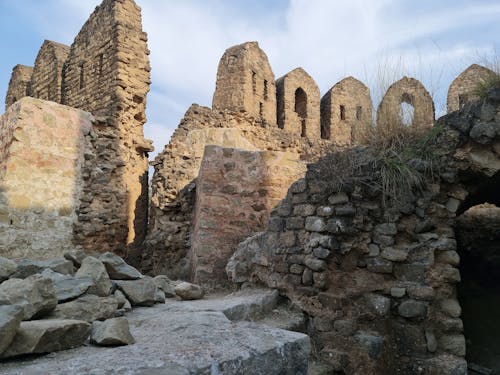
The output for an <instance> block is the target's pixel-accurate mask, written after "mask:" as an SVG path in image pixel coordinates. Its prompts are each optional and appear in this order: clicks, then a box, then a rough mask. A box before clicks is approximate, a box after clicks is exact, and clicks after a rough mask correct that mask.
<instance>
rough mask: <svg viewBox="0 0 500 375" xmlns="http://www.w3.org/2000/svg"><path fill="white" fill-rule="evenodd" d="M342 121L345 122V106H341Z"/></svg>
mask: <svg viewBox="0 0 500 375" xmlns="http://www.w3.org/2000/svg"><path fill="white" fill-rule="evenodd" d="M340 119H341V120H345V106H344V105H341V106H340Z"/></svg>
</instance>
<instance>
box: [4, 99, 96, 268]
mask: <svg viewBox="0 0 500 375" xmlns="http://www.w3.org/2000/svg"><path fill="white" fill-rule="evenodd" d="M92 121H93V117H92V116H91V115H90V114H89V113H86V112H82V111H79V110H76V109H72V108H69V107H64V106H61V105H59V104H56V103H50V102H45V101H40V100H37V99H32V98H24V99H22V100H20V101H19V102H17V104H15V105H13V106H11V107H10V108H9V110H8V111H7V112H6V113H5V114H4V115H2V116H1V117H0V256H3V257H8V258H26V257H28V258H34V259H47V258H55V257H58V256H61V255H62V254H63V252H64V251H67V250H70V249H73V248H74V244H73V225H74V224H75V222H76V221H77V210H78V208H79V200H80V197H81V188H82V186H81V175H82V167H83V164H84V163H83V160H84V155H85V152H86V150H87V147H88V144H89V143H90V138H91V136H92V135H91V134H92V132H91V127H92Z"/></svg>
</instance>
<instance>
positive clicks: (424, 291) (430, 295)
mask: <svg viewBox="0 0 500 375" xmlns="http://www.w3.org/2000/svg"><path fill="white" fill-rule="evenodd" d="M408 295H409V296H410V297H411V298H414V299H421V300H424V301H432V300H433V299H434V298H435V297H436V291H435V290H434V288H433V287H431V286H421V285H418V286H409V287H408Z"/></svg>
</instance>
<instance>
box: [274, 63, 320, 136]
mask: <svg viewBox="0 0 500 375" xmlns="http://www.w3.org/2000/svg"><path fill="white" fill-rule="evenodd" d="M276 92H277V94H276V95H277V111H278V114H277V116H278V126H279V127H280V128H281V129H285V130H286V131H288V132H290V133H292V134H294V135H296V136H297V137H307V138H309V139H319V138H320V137H321V127H320V94H319V88H318V86H317V85H316V82H314V80H313V79H312V77H311V76H310V75H309V74H307V72H306V71H305V70H304V69H302V68H297V69H294V70H292V71H291V72H290V73H287V74H286V75H284V76H283V77H281V78H280V79H278V80H277V82H276Z"/></svg>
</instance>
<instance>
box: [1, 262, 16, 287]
mask: <svg viewBox="0 0 500 375" xmlns="http://www.w3.org/2000/svg"><path fill="white" fill-rule="evenodd" d="M16 270H17V263H16V262H14V261H13V260H10V259H7V258H2V257H0V283H1V282H2V281H4V280H7V279H8V278H9V277H10V276H11V275H12V274H13V273H14V272H16Z"/></svg>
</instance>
